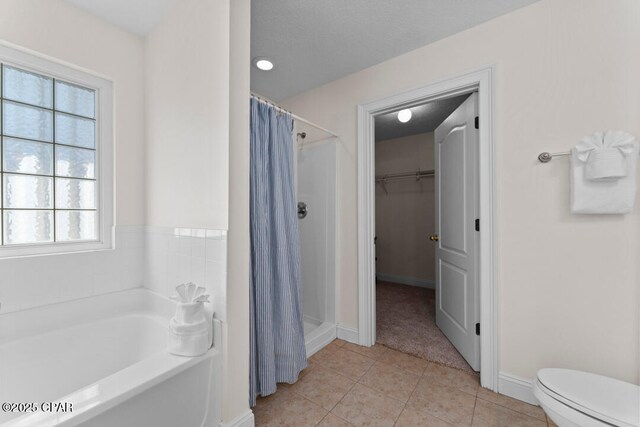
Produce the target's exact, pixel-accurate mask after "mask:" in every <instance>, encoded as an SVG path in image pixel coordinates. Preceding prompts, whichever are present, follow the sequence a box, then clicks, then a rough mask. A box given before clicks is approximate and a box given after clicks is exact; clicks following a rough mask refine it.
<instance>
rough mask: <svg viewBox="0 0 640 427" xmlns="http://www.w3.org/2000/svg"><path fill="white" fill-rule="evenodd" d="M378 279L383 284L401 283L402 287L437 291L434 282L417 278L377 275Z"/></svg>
mask: <svg viewBox="0 0 640 427" xmlns="http://www.w3.org/2000/svg"><path fill="white" fill-rule="evenodd" d="M376 278H377V279H378V280H381V281H383V282H393V283H400V284H401V285H409V286H417V287H419V288H427V289H435V288H436V282H434V281H433V280H425V279H418V278H415V277H405V276H396V275H393V274H383V273H376Z"/></svg>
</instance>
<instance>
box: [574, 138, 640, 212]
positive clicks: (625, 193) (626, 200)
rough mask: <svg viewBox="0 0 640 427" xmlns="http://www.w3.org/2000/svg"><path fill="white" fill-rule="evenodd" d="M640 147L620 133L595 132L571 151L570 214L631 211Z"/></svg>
mask: <svg viewBox="0 0 640 427" xmlns="http://www.w3.org/2000/svg"><path fill="white" fill-rule="evenodd" d="M639 150H640V144H638V142H637V141H636V140H635V138H634V137H633V136H631V135H629V134H628V133H625V132H621V131H607V132H596V133H595V134H593V135H590V136H588V137H585V138H583V139H582V140H581V141H580V143H579V144H578V145H576V146H575V147H574V148H573V149H572V150H571V212H572V213H578V214H624V213H629V212H631V211H632V210H633V206H634V202H635V195H636V169H637V161H638V152H639Z"/></svg>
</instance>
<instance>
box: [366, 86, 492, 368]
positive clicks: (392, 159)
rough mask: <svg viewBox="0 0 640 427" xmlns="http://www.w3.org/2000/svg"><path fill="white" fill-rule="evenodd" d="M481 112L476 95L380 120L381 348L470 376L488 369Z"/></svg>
mask: <svg viewBox="0 0 640 427" xmlns="http://www.w3.org/2000/svg"><path fill="white" fill-rule="evenodd" d="M476 110H477V94H476V93H475V92H474V93H471V94H463V95H457V96H453V97H451V98H446V99H439V100H436V101H430V102H427V103H424V104H420V105H416V106H412V107H410V108H403V109H401V110H399V111H392V112H390V113H386V114H383V115H379V116H376V117H375V173H376V175H375V176H376V178H375V182H376V187H375V195H376V200H375V221H376V224H375V229H376V237H375V251H376V252H375V254H376V263H375V267H376V289H375V291H376V342H377V343H379V344H382V345H385V346H386V347H389V348H392V349H395V350H399V351H402V352H404V353H408V354H412V355H414V356H417V357H420V358H423V359H426V360H429V361H432V362H436V363H439V364H441V365H445V366H448V367H452V368H456V369H459V370H462V371H465V372H467V373H474V372H476V371H479V369H480V366H479V365H480V364H479V339H478V338H479V337H478V336H477V335H476V333H475V330H474V328H475V324H476V323H477V322H478V319H477V317H478V304H477V291H476V285H477V280H476V277H475V264H476V263H475V256H476V251H475V243H476V240H477V236H476V232H475V231H474V230H473V227H468V226H467V227H465V225H466V218H475V215H476V211H477V207H476V199H475V192H476V188H475V184H476V182H477V178H476V174H477V168H476V167H475V163H476V162H475V157H476V156H475V152H474V149H475V147H476V145H477V129H475V126H474V119H475V117H477V115H476ZM465 154H466V155H465ZM436 165H438V167H436ZM465 178H466V179H465ZM444 229H446V231H445V232H444V233H440V232H439V231H438V230H444ZM438 233H440V234H441V235H442V236H439V235H438Z"/></svg>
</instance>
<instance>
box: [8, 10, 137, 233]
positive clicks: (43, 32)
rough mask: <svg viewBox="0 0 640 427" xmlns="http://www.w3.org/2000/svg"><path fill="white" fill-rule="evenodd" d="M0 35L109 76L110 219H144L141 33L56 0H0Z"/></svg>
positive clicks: (125, 222)
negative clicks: (112, 154) (112, 176)
mask: <svg viewBox="0 0 640 427" xmlns="http://www.w3.org/2000/svg"><path fill="white" fill-rule="evenodd" d="M0 40H2V41H5V42H9V43H13V44H15V45H17V46H20V47H23V48H27V49H30V50H33V51H35V52H37V53H40V54H44V55H47V56H49V57H51V58H53V59H54V60H58V61H64V62H67V63H69V64H71V65H73V66H75V67H81V68H83V69H85V70H86V71H88V72H91V73H94V74H98V75H100V76H102V77H105V78H107V79H109V80H112V81H113V83H114V97H115V99H114V110H115V116H114V122H115V128H114V130H115V133H114V135H115V147H116V157H115V165H116V174H115V176H116V179H115V181H116V188H115V194H116V203H115V205H116V224H118V225H141V224H144V209H145V205H144V197H145V189H144V161H145V157H144V119H143V117H144V91H143V86H144V83H143V82H144V73H143V69H144V66H143V44H142V39H141V38H139V37H137V36H135V35H132V34H130V33H128V32H126V31H123V30H121V29H119V28H116V27H114V26H112V25H109V24H107V23H105V22H104V21H101V20H99V19H98V18H95V17H94V16H92V15H89V14H88V13H85V12H83V11H81V10H80V9H77V8H76V7H74V6H71V5H70V4H69V3H66V2H63V1H61V0H46V1H45V0H2V1H0Z"/></svg>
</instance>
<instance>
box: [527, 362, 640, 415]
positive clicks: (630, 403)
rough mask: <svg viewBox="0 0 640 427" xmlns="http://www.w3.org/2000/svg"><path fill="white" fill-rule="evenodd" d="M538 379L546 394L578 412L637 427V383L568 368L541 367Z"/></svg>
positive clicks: (639, 404)
mask: <svg viewBox="0 0 640 427" xmlns="http://www.w3.org/2000/svg"><path fill="white" fill-rule="evenodd" d="M538 381H539V382H540V383H541V384H542V385H543V386H544V387H545V388H547V389H548V391H546V390H545V392H547V394H549V395H551V396H552V397H553V398H555V399H557V400H560V401H561V402H562V403H564V404H566V405H568V406H570V407H572V408H574V409H576V410H578V411H580V412H583V413H585V414H587V415H590V416H592V417H594V418H597V419H599V420H601V421H604V422H607V423H609V424H612V425H616V426H633V427H638V426H640V387H639V386H637V385H633V384H630V383H626V382H623V381H619V380H616V379H613V378H608V377H604V376H602V375H596V374H591V373H588V372H581V371H574V370H570V369H542V370H540V371H539V372H538ZM549 391H550V392H552V393H549Z"/></svg>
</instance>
